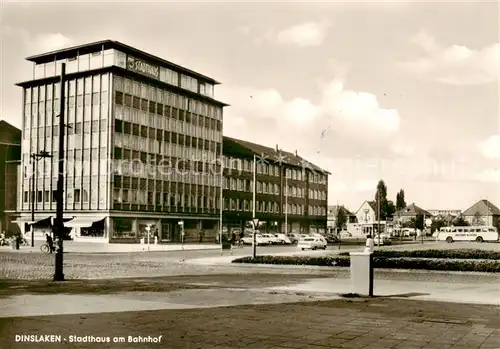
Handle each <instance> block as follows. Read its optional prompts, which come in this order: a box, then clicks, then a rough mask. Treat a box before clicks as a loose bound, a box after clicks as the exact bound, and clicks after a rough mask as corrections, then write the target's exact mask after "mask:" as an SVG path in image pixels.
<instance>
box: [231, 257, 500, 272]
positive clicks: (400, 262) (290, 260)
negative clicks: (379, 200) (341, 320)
mask: <svg viewBox="0 0 500 349" xmlns="http://www.w3.org/2000/svg"><path fill="white" fill-rule="evenodd" d="M233 263H251V264H281V265H310V266H322V267H349V266H350V258H349V257H347V256H336V257H304V256H257V257H256V258H255V259H254V258H252V257H243V258H238V259H235V260H233ZM373 267H374V268H380V269H419V270H449V271H474V272H489V273H499V272H500V260H465V259H463V258H462V259H450V258H445V259H438V258H416V257H412V258H406V257H402V258H401V257H400V258H385V257H377V256H374V258H373Z"/></svg>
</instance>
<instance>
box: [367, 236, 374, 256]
mask: <svg viewBox="0 0 500 349" xmlns="http://www.w3.org/2000/svg"><path fill="white" fill-rule="evenodd" d="M374 246H375V242H374V241H373V238H372V236H371V235H370V234H368V235H367V236H366V244H365V253H372V252H373V249H374Z"/></svg>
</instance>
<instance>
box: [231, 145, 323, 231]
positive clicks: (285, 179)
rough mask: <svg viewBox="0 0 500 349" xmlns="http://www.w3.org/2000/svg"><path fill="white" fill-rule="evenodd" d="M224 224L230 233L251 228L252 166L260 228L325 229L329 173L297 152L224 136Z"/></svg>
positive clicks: (262, 229) (280, 229) (287, 229)
mask: <svg viewBox="0 0 500 349" xmlns="http://www.w3.org/2000/svg"><path fill="white" fill-rule="evenodd" d="M223 154H224V184H223V188H224V190H223V197H224V208H223V227H224V231H225V232H227V233H233V232H235V233H241V232H243V231H244V230H245V228H251V226H252V225H251V222H252V218H253V217H252V216H253V190H254V185H253V168H254V157H255V165H256V174H255V177H256V186H255V189H256V191H255V198H256V199H255V213H256V218H257V219H258V220H259V230H261V231H266V232H275V233H276V232H282V233H325V232H326V226H327V202H328V174H329V173H328V172H327V171H325V170H323V169H321V168H319V167H318V166H316V165H313V164H311V163H309V162H307V160H305V159H303V158H302V157H300V156H298V155H297V154H296V153H295V154H293V153H290V152H286V151H283V150H281V149H279V148H278V146H276V148H270V147H266V146H263V145H260V144H255V143H251V142H247V141H243V140H239V139H234V138H230V137H224V143H223Z"/></svg>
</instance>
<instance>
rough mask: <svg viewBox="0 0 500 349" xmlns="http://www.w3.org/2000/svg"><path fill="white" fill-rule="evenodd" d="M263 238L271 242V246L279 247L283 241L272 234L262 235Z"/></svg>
mask: <svg viewBox="0 0 500 349" xmlns="http://www.w3.org/2000/svg"><path fill="white" fill-rule="evenodd" d="M261 235H262V237H263V238H264V239H266V240H268V241H269V244H270V245H277V244H280V243H281V240H280V239H278V238H276V237H275V236H274V235H272V234H261Z"/></svg>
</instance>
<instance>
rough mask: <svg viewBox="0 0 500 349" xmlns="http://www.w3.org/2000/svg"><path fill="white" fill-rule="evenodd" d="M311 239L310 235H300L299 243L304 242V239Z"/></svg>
mask: <svg viewBox="0 0 500 349" xmlns="http://www.w3.org/2000/svg"><path fill="white" fill-rule="evenodd" d="M310 237H311V235H308V234H300V235H299V242H300V240H304V239H307V238H310Z"/></svg>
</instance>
